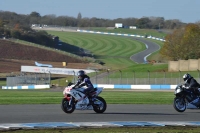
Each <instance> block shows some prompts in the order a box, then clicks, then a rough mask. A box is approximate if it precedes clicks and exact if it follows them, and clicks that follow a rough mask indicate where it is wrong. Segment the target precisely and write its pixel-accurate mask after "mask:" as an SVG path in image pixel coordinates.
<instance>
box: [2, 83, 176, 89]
mask: <svg viewBox="0 0 200 133" xmlns="http://www.w3.org/2000/svg"><path fill="white" fill-rule="evenodd" d="M176 86H177V85H115V84H113V85H112V84H94V87H103V88H105V89H124V90H126V89H130V90H131V89H144V90H171V89H175V88H176ZM48 88H50V85H29V86H2V89H48Z"/></svg>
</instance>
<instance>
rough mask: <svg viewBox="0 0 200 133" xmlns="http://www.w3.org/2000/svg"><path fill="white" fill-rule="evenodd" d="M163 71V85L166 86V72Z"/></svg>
mask: <svg viewBox="0 0 200 133" xmlns="http://www.w3.org/2000/svg"><path fill="white" fill-rule="evenodd" d="M163 71H164V84H166V72H165V70H163Z"/></svg>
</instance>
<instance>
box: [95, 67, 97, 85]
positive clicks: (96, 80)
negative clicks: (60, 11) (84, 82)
mask: <svg viewBox="0 0 200 133" xmlns="http://www.w3.org/2000/svg"><path fill="white" fill-rule="evenodd" d="M95 72H96V84H97V70H95Z"/></svg>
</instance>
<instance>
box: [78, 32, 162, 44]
mask: <svg viewBox="0 0 200 133" xmlns="http://www.w3.org/2000/svg"><path fill="white" fill-rule="evenodd" d="M77 31H78V32H85V33H95V34H104V35H118V36H132V37H141V38H144V37H145V36H142V35H133V34H121V33H110V32H99V31H89V30H77ZM147 38H150V39H154V40H159V41H165V40H164V39H162V38H157V37H152V36H148V37H147Z"/></svg>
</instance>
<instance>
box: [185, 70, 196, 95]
mask: <svg viewBox="0 0 200 133" xmlns="http://www.w3.org/2000/svg"><path fill="white" fill-rule="evenodd" d="M183 80H184V81H185V83H184V85H185V88H186V89H191V90H192V92H194V94H195V95H198V93H199V90H198V88H199V87H200V84H199V83H198V82H197V81H196V80H195V79H194V78H193V77H192V76H191V75H190V74H188V73H186V74H184V75H183Z"/></svg>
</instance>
